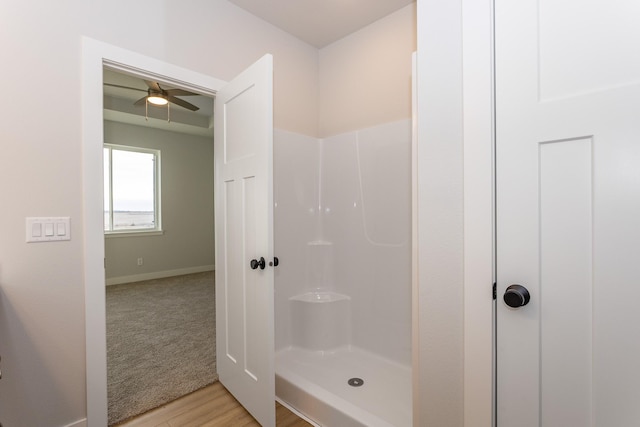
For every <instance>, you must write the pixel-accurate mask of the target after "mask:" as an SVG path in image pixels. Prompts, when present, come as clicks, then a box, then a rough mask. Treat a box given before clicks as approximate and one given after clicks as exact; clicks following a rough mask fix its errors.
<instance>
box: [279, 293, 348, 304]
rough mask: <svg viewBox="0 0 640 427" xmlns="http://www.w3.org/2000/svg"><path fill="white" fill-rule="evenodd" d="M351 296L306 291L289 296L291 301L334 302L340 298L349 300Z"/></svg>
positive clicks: (340, 299)
mask: <svg viewBox="0 0 640 427" xmlns="http://www.w3.org/2000/svg"><path fill="white" fill-rule="evenodd" d="M350 299H351V297H350V296H348V295H344V294H339V293H337V292H307V293H304V294H300V295H295V296H292V297H291V298H289V300H291V301H302V302H310V303H323V302H334V301H342V300H350Z"/></svg>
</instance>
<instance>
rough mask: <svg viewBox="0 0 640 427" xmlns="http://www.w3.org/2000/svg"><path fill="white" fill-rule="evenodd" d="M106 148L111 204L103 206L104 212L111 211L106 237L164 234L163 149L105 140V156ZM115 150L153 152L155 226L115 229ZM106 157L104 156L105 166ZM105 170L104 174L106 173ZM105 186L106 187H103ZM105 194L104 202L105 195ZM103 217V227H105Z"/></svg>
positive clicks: (105, 231) (105, 232)
mask: <svg viewBox="0 0 640 427" xmlns="http://www.w3.org/2000/svg"><path fill="white" fill-rule="evenodd" d="M104 149H108V165H109V205H108V206H103V212H105V211H108V212H109V229H108V230H107V229H105V230H104V235H105V237H129V236H153V235H161V234H164V231H163V229H162V209H161V206H162V203H161V200H160V199H161V197H160V196H161V194H162V192H161V150H159V149H154V148H145V147H138V146H133V145H120V144H112V143H108V142H105V143H104V144H103V150H102V153H103V156H105V154H106V153H105V151H104ZM113 150H119V151H130V152H134V153H144V154H152V155H153V156H154V157H153V161H154V173H153V190H154V200H153V209H154V225H155V226H154V227H153V228H140V229H127V230H113V214H114V212H113ZM105 160H106V159H105V158H103V161H102V164H103V168H104V166H105ZM105 172H106V171H104V170H103V176H104V175H105ZM103 188H104V187H103ZM104 196H105V195H103V204H104V199H105V197H104ZM104 226H105V224H104V218H103V228H104Z"/></svg>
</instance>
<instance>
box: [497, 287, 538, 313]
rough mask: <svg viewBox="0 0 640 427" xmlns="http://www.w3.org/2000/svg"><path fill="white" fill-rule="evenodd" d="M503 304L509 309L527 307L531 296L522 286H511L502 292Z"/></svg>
mask: <svg viewBox="0 0 640 427" xmlns="http://www.w3.org/2000/svg"><path fill="white" fill-rule="evenodd" d="M503 299H504V302H505V304H507V305H508V306H509V307H513V308H518V307H522V306H523V305H527V304H528V303H529V300H530V299H531V295H530V294H529V291H528V290H527V288H525V287H524V286H522V285H517V284H515V285H511V286H509V287H508V288H507V290H505V291H504V297H503Z"/></svg>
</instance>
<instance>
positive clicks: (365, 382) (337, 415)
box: [276, 346, 412, 427]
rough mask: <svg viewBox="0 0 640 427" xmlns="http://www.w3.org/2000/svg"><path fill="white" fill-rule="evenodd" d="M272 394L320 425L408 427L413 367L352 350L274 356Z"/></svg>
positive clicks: (286, 351) (294, 350) (298, 351)
mask: <svg viewBox="0 0 640 427" xmlns="http://www.w3.org/2000/svg"><path fill="white" fill-rule="evenodd" d="M353 378H357V379H359V380H362V384H360V382H359V381H356V382H355V383H356V385H357V384H360V385H357V386H355V387H354V386H353V385H350V384H349V381H350V380H353ZM351 383H352V384H353V381H351ZM276 395H277V397H278V400H279V401H280V402H281V403H283V404H285V405H286V406H289V407H291V408H292V409H294V410H295V411H297V412H299V413H300V414H302V415H303V416H305V417H306V418H308V419H309V420H310V421H312V422H314V423H315V424H316V425H319V426H338V425H339V426H341V427H403V426H407V427H408V426H411V419H412V416H411V414H412V409H411V368H410V367H409V366H404V365H402V364H399V363H397V362H393V361H390V360H388V359H385V358H383V357H380V356H378V355H376V354H373V353H370V352H368V351H365V350H362V349H359V348H356V347H353V346H350V347H344V348H340V349H337V350H334V351H331V352H326V351H325V352H318V351H309V350H304V349H300V348H296V347H292V348H287V349H284V350H281V351H279V352H277V353H276Z"/></svg>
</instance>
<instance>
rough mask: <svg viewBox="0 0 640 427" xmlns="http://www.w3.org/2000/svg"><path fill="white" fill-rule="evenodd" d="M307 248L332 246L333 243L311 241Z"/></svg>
mask: <svg viewBox="0 0 640 427" xmlns="http://www.w3.org/2000/svg"><path fill="white" fill-rule="evenodd" d="M307 245H309V246H332V245H333V242H329V241H327V240H312V241H311V242H307Z"/></svg>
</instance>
